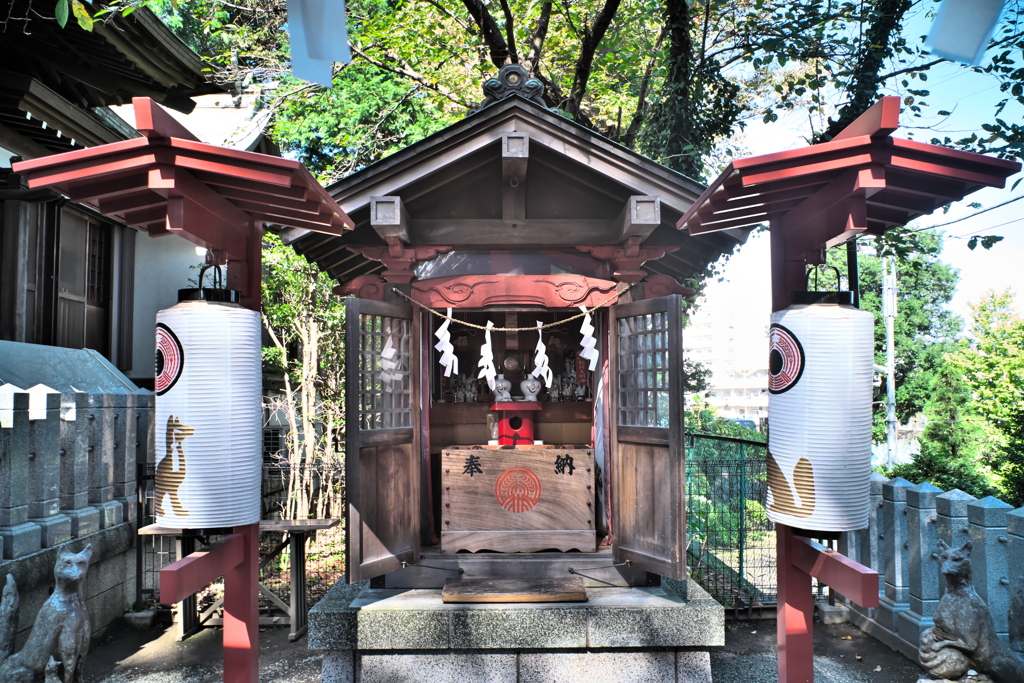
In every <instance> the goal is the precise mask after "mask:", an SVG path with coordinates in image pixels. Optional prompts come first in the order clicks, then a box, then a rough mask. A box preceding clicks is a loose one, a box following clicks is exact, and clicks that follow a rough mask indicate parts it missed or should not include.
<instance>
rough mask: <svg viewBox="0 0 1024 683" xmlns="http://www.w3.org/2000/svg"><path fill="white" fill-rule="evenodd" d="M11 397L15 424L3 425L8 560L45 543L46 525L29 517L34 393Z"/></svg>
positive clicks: (0, 495)
mask: <svg viewBox="0 0 1024 683" xmlns="http://www.w3.org/2000/svg"><path fill="white" fill-rule="evenodd" d="M11 398H12V399H13V400H12V402H11V404H12V410H11V421H10V424H11V426H10V427H9V428H0V548H2V551H3V558H4V559H5V560H14V559H17V558H19V557H24V556H25V555H29V554H31V553H34V552H35V551H37V550H39V549H40V548H41V547H42V529H40V528H39V525H38V524H34V523H32V522H29V521H28V502H29V499H28V492H29V485H28V477H29V459H28V454H29V452H30V451H29V443H30V439H31V434H30V431H31V427H30V426H29V419H28V404H29V399H30V396H29V395H28V394H27V393H16V394H14V395H13V396H12V397H11Z"/></svg>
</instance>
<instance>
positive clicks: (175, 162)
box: [14, 98, 354, 258]
mask: <svg viewBox="0 0 1024 683" xmlns="http://www.w3.org/2000/svg"><path fill="white" fill-rule="evenodd" d="M135 109H136V119H137V123H136V126H137V128H138V129H139V131H140V132H141V133H142V134H143V137H141V138H133V139H130V140H124V141H121V142H114V143H110V144H106V145H102V146H100V147H94V148H90V149H84V150H76V151H73V152H67V153H64V154H57V155H53V156H48V157H44V158H41V159H35V160H32V161H24V162H20V163H17V164H15V166H14V171H15V172H16V173H19V174H21V175H23V176H24V177H25V178H26V179H27V181H28V185H29V187H31V188H34V187H52V188H54V189H56V190H58V191H60V192H62V193H63V194H65V195H67V196H68V197H69V198H70V199H71V200H72V201H75V202H79V203H84V204H88V205H91V206H93V207H95V208H96V209H97V210H98V211H99V212H100V213H102V214H104V215H106V216H112V217H115V218H117V219H119V220H121V221H123V222H124V223H125V224H126V225H129V226H132V227H135V228H138V229H140V230H145V231H146V232H148V233H149V234H150V235H151V236H154V237H155V236H158V235H162V234H167V233H178V234H181V235H182V236H184V237H186V238H188V239H190V240H192V241H193V242H196V243H197V244H200V245H202V246H207V247H208V248H215V247H216V246H217V245H218V244H221V243H222V241H221V240H219V239H217V236H216V235H215V234H213V233H220V234H231V233H233V232H237V233H239V234H240V235H244V234H246V233H247V231H248V226H249V224H250V223H251V222H252V221H264V222H271V223H275V224H278V225H284V226H288V227H293V228H301V229H304V230H310V231H314V232H319V233H328V234H332V235H340V234H341V233H342V232H343V231H344V230H346V229H351V228H352V227H354V224H353V223H352V220H351V219H350V218H349V217H348V215H347V214H345V212H344V211H342V209H341V207H339V206H338V205H337V203H336V202H335V201H334V199H332V198H331V196H330V195H329V194H328V193H327V191H326V190H324V188H323V187H321V186H320V184H319V183H318V182H317V181H316V179H314V178H313V176H312V175H310V173H309V171H307V170H306V168H305V167H303V166H302V164H300V163H299V162H297V161H292V160H289V159H281V158H279V157H273V156H268V155H265V154H257V153H255V152H245V151H240V150H232V149H226V148H223V147H217V146H215V145H207V144H204V143H201V142H199V141H198V140H197V139H196V138H195V137H194V136H193V135H192V134H191V133H190V132H189V131H188V130H186V129H185V128H184V127H183V126H181V125H180V124H178V123H177V122H176V121H175V120H174V119H172V118H171V117H170V116H169V115H168V114H167V113H166V112H164V111H163V110H162V109H160V108H159V107H158V106H157V105H156V104H155V103H153V101H152V100H150V99H148V98H136V100H135ZM204 233H207V234H206V235H205V236H204ZM229 242H230V240H229ZM229 257H233V258H237V257H239V255H234V256H232V255H230V254H229Z"/></svg>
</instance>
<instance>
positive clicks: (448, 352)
mask: <svg viewBox="0 0 1024 683" xmlns="http://www.w3.org/2000/svg"><path fill="white" fill-rule="evenodd" d="M451 317H452V309H450V308H449V309H448V317H447V318H445V321H444V322H443V323H442V324H441V327H439V328H437V332H435V333H434V336H435V337H437V339H438V342H437V343H436V344H434V349H436V350H437V351H438V352H439V353H440V354H441V359H440V361H438V362H439V363H441V365H442V366H444V376H445V377H451V376H452V373H453V372H454V373H455V374H456V375H457V374H459V359H458V357H457V356H456V355H455V346H454V345H453V344H452V332H451V330H449V329H448V327H449V326H450V325H451V322H452V321H451Z"/></svg>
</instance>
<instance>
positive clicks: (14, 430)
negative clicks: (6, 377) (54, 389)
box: [0, 393, 154, 564]
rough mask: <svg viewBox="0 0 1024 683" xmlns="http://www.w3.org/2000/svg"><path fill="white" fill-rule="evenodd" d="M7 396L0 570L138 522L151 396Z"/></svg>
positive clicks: (0, 468)
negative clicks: (139, 470)
mask: <svg viewBox="0 0 1024 683" xmlns="http://www.w3.org/2000/svg"><path fill="white" fill-rule="evenodd" d="M7 398H9V399H10V401H11V402H10V403H9V404H8V405H7V406H4V409H3V412H4V413H5V414H4V415H3V419H2V421H0V425H2V426H0V564H2V563H3V560H16V559H18V558H22V557H26V556H28V555H31V554H32V553H35V552H37V551H39V550H43V549H46V548H53V547H55V546H58V545H60V544H62V543H65V542H67V541H70V540H72V539H76V538H81V537H84V536H88V535H90V534H93V533H95V532H97V531H100V530H103V529H110V528H113V527H115V526H117V525H119V524H122V523H124V522H128V521H132V520H134V519H135V499H136V488H135V481H136V472H137V465H136V461H137V460H139V461H142V462H145V461H146V459H147V454H149V453H152V452H153V434H154V428H153V427H154V425H153V424H152V421H153V416H154V410H153V405H154V404H153V396H152V395H149V394H82V393H65V394H60V393H51V394H45V395H36V396H34V397H33V396H31V395H30V394H28V393H14V394H13V395H10V396H8V397H7ZM30 401H32V409H31V410H30Z"/></svg>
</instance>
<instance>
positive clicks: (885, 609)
mask: <svg viewBox="0 0 1024 683" xmlns="http://www.w3.org/2000/svg"><path fill="white" fill-rule="evenodd" d="M909 610H910V603H906V602H894V601H892V600H890V599H889V598H882V599H880V600H879V601H878V607H877V608H876V611H875V621H877V622H878V623H879V624H881V625H882V627H884V628H885V630H887V631H892V632H894V633H895V632H896V629H897V627H898V623H897V619H899V616H900V614H901V613H902V612H906V611H909Z"/></svg>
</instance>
